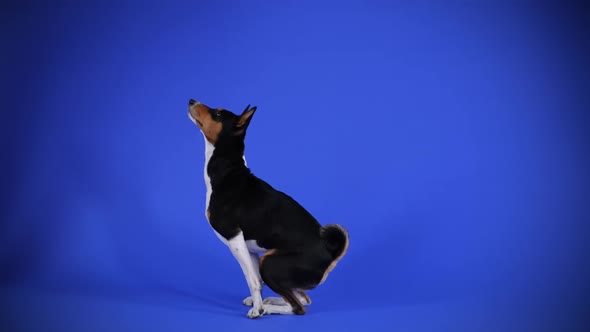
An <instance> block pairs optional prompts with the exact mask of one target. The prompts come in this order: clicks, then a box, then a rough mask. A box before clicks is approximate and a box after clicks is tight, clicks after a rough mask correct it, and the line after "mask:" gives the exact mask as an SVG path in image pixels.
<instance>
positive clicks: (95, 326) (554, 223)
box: [0, 1, 590, 331]
mask: <svg viewBox="0 0 590 332" xmlns="http://www.w3.org/2000/svg"><path fill="white" fill-rule="evenodd" d="M1 12H2V20H1V21H2V35H3V38H2V39H3V40H4V41H3V44H4V45H3V46H2V55H1V56H2V64H1V66H2V68H0V69H2V72H3V74H2V82H1V84H2V86H1V90H2V95H3V98H2V99H3V102H2V104H3V105H2V108H3V110H2V118H3V120H2V121H1V125H0V129H1V131H0V141H1V144H2V150H3V154H4V157H3V163H2V172H1V174H0V179H1V181H2V187H1V188H0V190H1V191H2V195H3V196H2V197H4V198H3V199H2V224H1V225H2V228H1V229H0V232H1V233H0V282H1V285H2V292H1V293H0V294H2V297H1V301H0V303H1V304H0V306H1V307H0V308H2V309H3V310H2V311H3V312H4V313H5V314H4V315H3V317H2V318H1V319H2V321H1V323H2V326H4V327H5V329H4V330H6V331H21V330H23V331H33V330H36V331H52V330H59V331H205V330H209V329H213V328H214V329H215V330H216V331H217V330H221V331H225V330H228V331H229V330H232V331H235V330H238V329H239V330H244V331H254V330H269V331H271V330H272V331H274V330H279V331H302V330H320V329H322V330H323V329H326V328H336V329H340V330H346V331H349V330H350V331H352V330H355V331H360V330H371V331H373V330H388V331H528V330H534V331H545V330H547V331H575V330H578V329H580V330H581V329H582V327H583V326H584V325H585V323H587V322H588V318H587V317H586V316H585V313H586V310H585V309H584V306H588V305H589V304H590V303H588V302H589V301H588V297H587V296H588V295H589V286H588V282H587V281H588V280H590V269H589V268H588V261H589V257H588V254H589V253H590V251H589V245H588V236H587V235H588V234H587V228H588V227H587V223H588V221H589V220H590V219H589V206H588V205H589V203H588V202H590V174H589V172H588V169H589V168H590V158H589V157H588V156H589V154H588V152H589V149H588V144H587V143H588V136H589V135H588V129H589V128H588V127H589V121H588V114H587V112H586V111H587V110H588V109H589V106H590V103H589V95H590V93H589V89H588V83H589V77H590V75H589V74H590V72H589V70H588V66H587V63H588V59H589V58H590V52H589V51H590V38H589V36H588V32H587V31H590V29H588V27H587V25H588V23H587V22H588V17H589V16H588V15H589V14H588V13H589V11H588V6H586V5H582V4H581V3H575V2H570V3H566V2H557V1H555V2H554V3H549V2H533V1H531V2H524V1H520V2H493V1H486V2H477V1H449V2H435V3H426V2H410V1H393V2H378V1H365V2H354V3H352V2H350V3H346V2H333V3H330V2H318V3H314V2H304V1H302V2H297V1H282V2H270V1H266V2H265V1H220V2H216V3H213V2H198V1H193V2H177V3H172V2H169V3H165V2H163V1H162V2H156V3H130V2H121V3H116V2H112V3H107V2H102V3H99V2H83V1H81V2H61V3H60V2H54V3H53V4H51V5H49V4H46V3H40V2H30V1H29V2H27V1H25V2H12V3H8V2H3V4H2V11H1ZM189 98H195V99H197V100H199V101H201V102H203V103H206V104H208V105H210V106H213V107H224V108H227V109H230V110H233V111H234V112H240V111H241V110H242V109H243V108H244V107H245V106H246V105H247V104H252V105H256V106H258V111H257V113H256V115H255V117H254V118H253V121H252V123H251V126H250V129H249V133H248V136H247V142H246V144H247V145H246V156H247V160H248V165H249V166H250V167H251V168H252V170H253V172H254V173H255V174H257V175H259V176H260V177H262V178H264V179H265V180H267V181H268V182H270V183H271V184H272V185H273V186H275V187H277V188H279V189H281V190H284V191H286V192H288V193H289V194H290V195H292V196H293V197H295V198H296V199H297V200H298V201H299V202H301V203H302V204H303V205H304V206H305V207H307V208H308V209H309V210H310V211H311V212H312V213H313V214H314V215H315V216H316V217H317V218H318V219H319V220H320V221H321V222H322V223H324V224H325V223H340V224H342V225H344V226H345V227H347V228H348V230H349V232H350V239H351V244H350V249H349V252H348V255H347V256H346V257H345V258H344V259H343V260H342V261H341V263H340V264H339V265H338V267H337V268H336V269H335V270H334V272H333V273H332V274H331V275H330V277H329V278H328V280H327V282H326V283H325V284H324V285H322V286H321V287H320V288H318V289H316V290H314V291H312V292H311V293H310V295H311V297H312V299H313V304H312V305H311V306H310V307H309V308H308V314H307V315H306V316H303V317H296V316H265V317H263V318H261V319H259V320H256V321H251V320H249V319H247V318H246V312H247V308H246V307H244V306H242V304H241V300H242V299H243V298H244V297H245V296H247V295H248V289H247V286H246V282H245V280H244V277H243V275H242V273H241V271H240V269H239V266H238V264H237V262H236V261H235V260H234V259H233V257H232V255H231V254H230V252H229V251H228V250H227V248H226V247H224V245H223V244H222V243H221V242H219V240H218V239H217V237H216V236H215V235H214V234H213V232H212V231H211V228H210V227H209V226H208V224H207V222H206V220H205V218H204V204H205V186H204V182H203V175H202V171H203V169H202V168H203V162H204V143H203V138H202V135H201V134H200V133H199V132H198V129H197V128H196V127H195V126H194V125H193V124H192V123H191V122H190V121H189V119H188V117H187V115H186V111H187V102H188V99H189ZM265 295H271V294H270V293H269V291H268V290H265ZM586 308H587V307H586ZM378 324H383V325H378Z"/></svg>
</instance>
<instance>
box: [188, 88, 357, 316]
mask: <svg viewBox="0 0 590 332" xmlns="http://www.w3.org/2000/svg"><path fill="white" fill-rule="evenodd" d="M255 112H256V107H250V105H248V106H247V107H246V109H245V110H244V111H243V112H242V114H241V115H237V114H234V113H232V112H231V111H228V110H226V109H222V108H211V107H208V106H207V105H205V104H202V103H200V102H198V101H195V100H193V99H190V100H189V103H188V116H189V118H190V119H191V120H192V122H194V123H195V124H196V125H197V127H199V129H200V131H201V133H202V134H203V137H204V139H205V167H204V178H205V186H206V189H207V195H206V201H205V216H206V218H207V220H208V222H209V224H210V225H211V227H212V228H213V230H214V231H215V233H216V234H217V236H218V237H219V239H220V240H221V241H222V242H223V243H225V244H226V245H227V246H228V247H229V249H230V251H231V253H232V254H233V256H234V257H235V259H236V260H237V261H238V263H239V265H240V267H241V269H242V271H243V273H244V276H245V277H246V282H247V283H248V287H249V289H250V296H248V297H247V298H246V299H244V301H243V303H244V304H245V305H247V306H251V307H252V308H250V309H249V311H248V317H250V318H257V317H260V316H262V315H265V314H296V315H303V314H305V313H306V309H305V306H308V305H310V304H311V299H310V298H309V296H308V295H307V294H306V291H308V290H312V289H314V288H316V287H317V286H319V285H321V284H322V283H323V282H324V281H325V280H326V277H327V276H328V274H329V273H330V272H331V271H332V270H333V269H334V267H335V266H336V264H337V263H338V261H340V259H342V257H343V256H344V255H345V254H346V252H347V250H348V243H349V241H348V232H347V230H346V229H345V228H344V227H342V226H340V225H338V224H328V225H325V226H322V225H321V224H320V223H319V222H318V221H317V220H316V219H315V218H314V217H313V216H312V215H311V214H310V213H309V212H308V211H307V210H306V209H305V208H303V207H302V206H301V205H300V204H299V203H298V202H297V201H295V200H294V199H293V198H292V197H290V196H289V195H287V194H285V193H283V192H281V191H279V190H277V189H275V188H273V187H272V186H271V185H269V184H268V183H267V182H265V181H263V180H262V179H260V178H258V177H257V176H255V175H254V174H253V173H252V172H251V171H250V169H249V168H248V166H247V163H246V158H245V155H244V150H245V143H244V140H245V137H246V131H247V129H248V126H249V125H250V121H252V117H253V116H254V113H255ZM259 255H261V256H260V257H259ZM263 285H267V286H268V287H269V288H270V289H271V290H272V291H274V292H275V293H276V294H278V295H280V296H281V297H267V298H265V299H264V300H263V299H262V286H263Z"/></svg>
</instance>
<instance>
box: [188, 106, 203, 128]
mask: <svg viewBox="0 0 590 332" xmlns="http://www.w3.org/2000/svg"><path fill="white" fill-rule="evenodd" d="M188 117H189V118H190V119H191V121H192V122H194V123H195V124H196V125H197V126H199V128H203V123H202V122H201V121H199V120H197V118H196V117H194V116H193V114H192V113H191V111H190V110H189V111H188Z"/></svg>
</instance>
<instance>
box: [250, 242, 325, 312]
mask: <svg viewBox="0 0 590 332" xmlns="http://www.w3.org/2000/svg"><path fill="white" fill-rule="evenodd" d="M260 274H261V275H262V279H263V280H264V282H265V284H266V285H267V286H268V287H269V288H270V289H272V290H273V291H274V292H275V293H277V294H278V295H280V296H281V297H282V298H283V302H281V301H280V300H269V301H267V303H265V304H264V310H265V312H267V313H279V314H286V313H294V314H296V315H303V314H305V312H306V310H305V308H304V306H303V303H304V301H302V300H305V302H307V303H308V304H309V303H310V302H311V300H309V297H307V295H306V294H305V293H302V292H300V290H301V289H309V288H312V287H309V286H313V285H317V283H318V282H319V281H320V279H321V278H322V274H321V270H317V269H314V268H313V264H310V258H309V257H307V256H305V255H302V254H296V253H291V254H290V253H281V252H277V251H276V250H270V251H268V252H267V253H266V254H264V255H263V256H262V257H261V258H260ZM308 300H309V301H308ZM268 302H270V303H268ZM277 307H281V308H280V309H279V308H277Z"/></svg>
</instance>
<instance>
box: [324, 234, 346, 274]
mask: <svg viewBox="0 0 590 332" xmlns="http://www.w3.org/2000/svg"><path fill="white" fill-rule="evenodd" d="M345 233H346V232H345ZM347 251H348V234H347V235H346V243H345V244H344V249H342V253H341V254H340V256H338V257H336V259H334V260H333V261H332V263H330V265H329V266H328V268H327V269H326V271H325V272H324V276H323V277H322V280H320V283H319V285H321V284H322V283H324V281H326V278H328V274H330V272H332V270H334V268H335V267H336V265H337V264H338V261H340V260H341V259H342V257H344V255H345V254H346V252H347Z"/></svg>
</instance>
